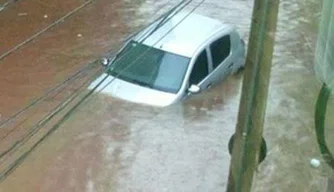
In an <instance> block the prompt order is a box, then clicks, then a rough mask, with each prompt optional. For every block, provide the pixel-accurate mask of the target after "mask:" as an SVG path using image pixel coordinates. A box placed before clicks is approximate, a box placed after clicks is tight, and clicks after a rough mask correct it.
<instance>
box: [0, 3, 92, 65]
mask: <svg viewBox="0 0 334 192" xmlns="http://www.w3.org/2000/svg"><path fill="white" fill-rule="evenodd" d="M93 1H94V0H87V1H86V2H85V3H83V4H81V5H79V6H78V7H77V8H75V9H74V10H72V11H70V12H69V13H67V14H66V15H64V16H63V17H61V18H60V19H58V20H57V21H55V22H54V23H52V24H51V25H49V26H47V27H45V28H44V29H42V30H41V31H39V32H37V33H35V34H34V35H32V36H31V37H29V38H28V39H26V40H24V41H23V42H21V43H19V44H17V45H16V46H14V47H13V48H11V49H10V50H8V51H7V52H5V53H4V54H2V55H1V56H0V60H2V59H4V58H5V57H7V56H8V55H10V54H11V53H13V52H14V51H16V50H18V49H19V48H21V47H22V46H24V45H25V44H27V43H29V42H31V41H32V40H34V39H35V38H36V37H38V36H40V35H41V34H43V33H44V32H46V31H48V30H49V29H51V28H52V27H54V26H56V25H57V24H59V23H62V22H63V21H64V20H65V19H66V18H68V17H70V16H72V15H73V14H74V13H76V12H77V11H79V10H80V9H82V8H84V7H85V6H87V5H88V4H90V3H92V2H93Z"/></svg>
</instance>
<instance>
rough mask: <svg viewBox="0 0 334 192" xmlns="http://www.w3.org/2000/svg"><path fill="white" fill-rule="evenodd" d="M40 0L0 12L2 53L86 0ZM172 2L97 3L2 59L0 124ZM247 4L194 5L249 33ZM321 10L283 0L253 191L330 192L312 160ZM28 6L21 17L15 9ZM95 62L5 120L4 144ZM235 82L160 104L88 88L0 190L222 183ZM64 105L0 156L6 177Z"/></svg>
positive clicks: (187, 187) (209, 187)
mask: <svg viewBox="0 0 334 192" xmlns="http://www.w3.org/2000/svg"><path fill="white" fill-rule="evenodd" d="M41 2H43V1H36V0H31V1H23V0H22V1H19V2H17V3H16V4H13V5H11V6H10V7H8V8H7V9H5V10H3V11H1V12H0V23H1V24H2V23H5V26H8V27H1V28H0V34H1V38H2V37H5V38H2V39H5V40H1V41H0V42H1V43H0V54H2V53H5V52H6V51H8V50H10V49H11V48H12V47H13V46H15V45H17V44H18V43H20V42H22V41H23V40H24V39H26V38H28V37H30V36H31V35H33V34H35V33H36V32H38V31H40V30H42V29H43V28H45V27H47V26H48V25H50V24H51V23H52V22H54V21H56V20H57V19H59V18H61V17H62V16H64V15H65V14H66V13H68V12H70V11H71V10H73V9H74V8H75V7H77V6H80V5H81V4H82V3H84V2H85V1H79V0H78V1H74V0H73V1H70V2H66V3H59V1H56V2H57V3H56V2H54V3H51V4H49V3H48V4H47V5H46V4H45V3H44V4H41ZM177 2H178V1H176V0H175V1H167V0H166V1H159V2H155V1H153V0H146V1H144V0H143V1H140V2H139V3H133V1H126V0H124V1H122V0H118V1H113V2H110V1H107V0H99V1H93V2H92V3H90V4H89V5H87V6H85V7H84V8H82V9H81V10H79V11H78V12H77V13H75V14H74V15H73V16H71V17H70V18H68V19H65V20H64V22H62V23H60V24H58V25H57V26H55V27H54V28H52V29H50V30H48V31H47V32H45V33H43V34H42V35H41V36H39V37H38V38H36V39H35V40H34V41H33V42H31V43H29V44H27V45H25V46H23V47H22V48H20V49H19V50H17V51H15V52H13V53H12V54H10V55H8V56H7V57H6V58H4V59H3V60H1V61H0V68H1V69H0V93H1V94H0V101H1V103H0V113H1V118H0V120H4V119H6V118H8V117H10V116H11V115H12V114H13V113H15V112H16V111H17V110H19V109H21V108H22V107H23V106H25V105H27V104H28V103H29V101H31V100H33V99H34V98H36V97H38V96H40V95H41V94H42V93H43V92H45V91H46V90H47V89H48V88H50V87H51V86H54V85H56V84H57V83H60V82H61V81H63V80H64V79H65V78H67V77H68V76H70V75H71V74H73V73H74V72H75V71H77V70H78V69H81V68H83V67H84V66H86V65H87V63H89V62H91V61H93V60H94V59H95V58H98V57H99V56H100V55H101V54H103V53H105V52H107V51H109V50H113V49H115V48H116V47H118V46H119V45H120V43H121V40H122V38H124V37H125V36H127V35H129V34H130V33H131V32H132V31H135V30H136V29H138V28H139V27H141V26H143V25H144V24H147V23H148V22H150V21H152V20H153V19H154V17H152V15H154V16H155V17H157V16H158V15H160V14H162V13H163V12H165V11H166V10H167V9H168V8H170V7H172V6H173V5H175V4H176V3H177ZM195 2H198V1H195ZM195 5H196V3H194V4H192V5H191V6H189V7H188V10H189V9H191V8H192V7H193V6H195ZM252 5H253V1H251V0H244V1H241V0H240V1H237V0H225V1H217V0H207V1H206V2H205V3H204V4H203V6H201V7H200V8H199V9H197V11H196V12H199V13H203V14H206V15H208V16H211V17H214V18H218V19H220V20H223V21H226V22H227V23H230V24H234V25H235V26H236V27H237V29H238V30H239V31H240V32H241V34H242V36H243V38H244V39H246V40H247V38H248V33H249V25H250V18H251V12H252ZM311 10H312V11H311ZM319 10H320V5H318V2H317V1H315V0H307V1H305V0H289V1H287V0H286V1H284V0H282V1H281V6H280V15H279V21H278V32H277V38H276V46H275V53H274V61H273V68H272V77H271V82H270V89H269V91H270V92H269V97H268V104H267V107H268V109H267V115H266V120H265V131H264V136H265V138H266V141H267V144H268V154H267V158H266V160H265V161H264V162H263V163H262V164H261V165H260V166H259V169H258V172H257V175H256V177H255V182H254V188H253V191H324V192H327V190H326V189H327V183H328V178H329V177H330V175H331V174H332V173H331V170H330V169H329V168H328V166H327V165H326V164H325V162H323V161H321V166H320V167H319V168H312V167H311V166H310V164H309V161H310V159H311V158H318V159H321V156H320V152H319V150H318V146H317V143H316V137H315V131H314V120H313V114H314V113H313V111H314V104H315V101H316V97H317V94H318V91H319V89H320V83H319V82H318V80H317V78H316V77H315V74H314V71H313V57H314V47H315V40H316V33H317V30H316V25H317V19H319V15H318V14H314V13H317V12H318V11H319ZM23 12H25V13H28V15H24V16H22V15H21V16H19V15H18V14H19V13H23ZM240 13H242V15H243V16H242V17H241V16H240ZM45 14H47V15H48V18H44V15H45ZM30 16H31V17H30ZM8 18H10V19H8ZM49 19H50V20H49ZM13 23H14V24H13ZM21 29H24V30H21ZM3 34H4V35H3ZM12 34H15V35H12ZM78 34H81V35H78ZM3 42H4V43H3ZM99 70H100V68H99V66H98V65H93V66H92V67H91V68H89V69H87V70H85V71H84V72H83V73H82V74H80V77H79V78H77V79H76V80H73V81H71V82H70V83H67V84H66V86H64V88H62V89H60V91H58V92H56V93H55V94H51V95H50V96H48V97H47V99H46V100H45V101H43V102H41V103H40V104H39V105H37V106H36V107H33V108H31V109H29V110H28V111H27V112H25V113H23V114H22V115H20V116H19V117H18V118H17V119H15V120H14V121H13V122H11V123H9V124H6V126H4V127H1V129H0V136H1V138H2V139H1V141H0V146H1V147H0V151H1V152H4V151H5V150H6V149H8V148H9V147H10V146H11V145H12V144H13V142H14V141H17V140H20V139H21V138H22V137H24V136H25V135H26V134H27V133H28V132H29V131H31V129H30V127H31V126H34V124H35V123H36V122H37V121H38V120H39V119H40V118H42V117H43V116H45V115H46V114H47V113H48V112H50V111H51V110H52V109H53V108H54V107H55V106H56V105H57V104H59V103H61V102H62V101H64V100H65V99H66V98H67V96H68V95H70V94H71V93H73V92H75V90H76V89H78V88H79V86H80V85H81V84H82V83H83V82H85V81H86V80H90V79H93V78H94V76H95V73H96V72H97V71H99ZM241 80H242V73H240V74H237V75H233V76H231V77H229V78H228V79H227V80H226V81H224V82H223V83H222V84H221V85H219V86H216V87H214V88H213V89H211V90H209V91H206V92H204V93H202V94H200V95H196V96H194V97H192V98H190V99H189V100H187V101H186V102H184V103H181V104H177V105H174V106H170V107H168V108H165V109H161V108H153V107H148V106H141V105H137V104H131V103H127V102H124V101H121V100H118V99H115V98H111V97H108V96H104V95H101V94H93V95H92V96H91V97H89V98H88V100H87V101H86V102H85V103H83V104H82V105H81V106H80V107H79V108H78V110H77V111H75V113H73V114H72V115H71V116H70V117H69V119H68V120H67V121H65V123H64V124H62V125H61V126H60V127H59V128H58V129H57V130H56V131H55V132H53V133H52V134H51V136H50V137H48V138H47V139H46V140H44V141H43V142H42V143H41V144H40V145H38V147H37V148H36V149H35V150H34V151H32V153H30V155H28V156H27V157H26V158H25V159H24V161H23V162H22V163H21V164H20V165H19V166H18V167H17V169H15V170H14V171H13V172H11V174H10V175H9V176H8V177H7V178H6V180H4V181H3V182H2V183H0V191H1V192H2V191H3V192H7V191H13V192H15V191H18V192H20V191H87V192H91V191H191V192H193V191H224V189H225V187H226V180H227V176H228V167H229V163H230V156H229V154H228V150H227V143H228V139H229V138H230V136H231V135H232V134H233V132H234V129H235V124H236V118H237V112H238V104H239V99H240V91H241V90H240V89H241ZM79 90H82V93H81V94H80V95H79V96H78V98H77V99H76V100H74V101H73V102H71V103H70V106H73V105H74V103H75V102H77V101H78V100H79V99H80V98H82V94H84V93H86V92H85V91H84V89H79ZM333 106H334V99H333V98H331V101H330V104H329V108H328V118H327V122H326V126H327V127H328V129H327V130H326V131H327V141H328V144H329V146H330V148H331V149H332V150H334V142H333V140H331V138H333V137H332V136H334V129H333V128H332V127H333V124H334V122H333V121H334V120H333V118H330V117H332V116H333V114H334V111H333V110H334V107H333ZM68 110H69V107H68V108H65V109H64V110H63V111H62V112H61V114H60V115H58V116H56V117H55V119H54V120H52V121H51V122H48V123H47V124H45V125H44V126H43V127H41V129H39V131H38V132H37V133H36V134H34V135H33V136H32V137H31V138H30V140H29V141H26V142H24V143H23V145H22V146H20V147H18V148H16V149H15V151H14V150H13V151H11V153H8V154H7V155H6V156H4V157H1V159H0V171H1V173H2V171H3V170H5V167H6V166H9V165H10V164H11V163H12V162H13V161H14V160H15V159H17V158H18V157H19V156H20V155H22V154H24V152H25V151H27V150H29V149H30V148H31V147H32V146H33V145H34V143H36V141H38V140H39V139H40V138H42V137H43V135H45V134H46V133H47V131H48V130H50V129H51V128H52V127H53V125H54V124H55V123H56V122H57V120H59V119H60V118H61V115H62V114H64V113H65V112H66V111H68ZM0 122H1V121H0ZM36 131H37V129H36Z"/></svg>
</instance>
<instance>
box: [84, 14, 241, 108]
mask: <svg viewBox="0 0 334 192" xmlns="http://www.w3.org/2000/svg"><path fill="white" fill-rule="evenodd" d="M244 61H245V44H244V42H243V40H242V39H241V38H240V36H239V34H238V33H237V31H236V29H235V28H233V27H232V26H230V25H227V24H223V23H222V22H220V21H217V20H214V19H212V18H209V17H206V16H202V15H198V14H194V13H192V14H188V15H187V13H178V14H175V15H173V16H170V17H168V18H162V19H160V20H158V21H156V22H154V23H153V24H151V25H150V26H148V27H147V28H145V29H144V30H142V31H141V32H139V33H137V34H136V35H134V36H133V37H131V38H130V39H129V40H128V41H127V42H126V43H125V46H124V47H123V48H121V50H120V51H119V52H118V54H117V55H116V56H115V57H114V58H104V59H103V60H102V63H103V64H104V65H105V66H106V71H105V73H104V74H102V75H101V76H100V77H99V78H97V79H96V80H95V81H94V82H92V83H91V84H90V86H89V89H93V88H97V89H96V91H99V92H101V93H106V94H110V95H112V96H114V97H117V98H120V99H124V100H127V101H130V102H135V103H142V104H148V105H153V106H161V107H163V106H168V105H171V104H174V103H176V102H179V101H180V100H183V99H185V98H187V97H188V96H191V95H192V94H197V93H200V92H201V91H202V90H205V89H208V88H210V87H211V86H213V85H215V84H218V83H219V82H221V81H222V80H224V79H225V78H226V77H227V76H228V75H229V74H231V73H234V72H236V71H238V70H239V69H240V68H242V67H243V66H244ZM102 80H103V81H102ZM97 86H98V87H97Z"/></svg>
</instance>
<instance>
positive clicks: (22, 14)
mask: <svg viewBox="0 0 334 192" xmlns="http://www.w3.org/2000/svg"><path fill="white" fill-rule="evenodd" d="M17 15H18V16H27V15H28V13H19V14H17Z"/></svg>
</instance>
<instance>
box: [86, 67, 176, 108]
mask: <svg viewBox="0 0 334 192" xmlns="http://www.w3.org/2000/svg"><path fill="white" fill-rule="evenodd" d="M103 79H105V80H104V81H103V82H102V83H101V81H102V80H103ZM99 84H100V85H99ZM97 85H99V86H98V87H97V88H96V89H95V92H100V93H103V94H107V95H111V96H113V97H117V98H120V99H124V100H127V101H130V102H135V103H141V104H147V105H153V106H159V107H165V106H168V105H171V104H173V103H174V101H175V100H176V99H177V95H176V94H172V93H167V92H163V91H158V90H154V89H150V88H146V87H143V86H140V85H136V84H133V83H130V82H127V81H123V80H121V79H118V78H115V77H113V76H111V75H108V74H106V73H104V74H102V75H101V76H100V77H98V78H97V79H96V80H95V81H93V82H92V83H91V84H90V85H89V86H88V89H90V90H91V89H94V88H95V87H96V86H97Z"/></svg>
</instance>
